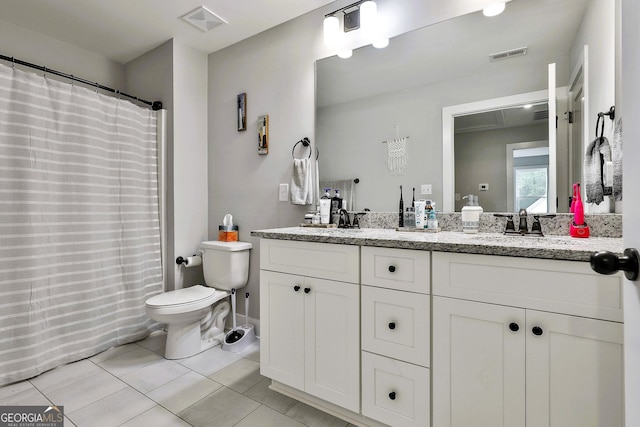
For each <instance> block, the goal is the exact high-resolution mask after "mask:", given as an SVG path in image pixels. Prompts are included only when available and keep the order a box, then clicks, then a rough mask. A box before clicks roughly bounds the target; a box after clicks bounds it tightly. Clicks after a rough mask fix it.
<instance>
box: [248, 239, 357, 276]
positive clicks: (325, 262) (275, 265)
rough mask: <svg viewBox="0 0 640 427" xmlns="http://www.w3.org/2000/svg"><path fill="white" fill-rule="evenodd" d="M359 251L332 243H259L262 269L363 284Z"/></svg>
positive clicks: (288, 241) (262, 240)
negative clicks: (361, 282) (361, 281)
mask: <svg viewBox="0 0 640 427" xmlns="http://www.w3.org/2000/svg"><path fill="white" fill-rule="evenodd" d="M359 258H360V248H359V247H358V246H351V245H335V244H331V243H311V242H297V241H292V240H274V239H260V269H262V270H270V271H277V272H281V273H291V274H298V275H302V276H308V277H319V278H322V279H329V280H338V281H341V282H350V283H359V282H360V268H359V267H360V266H359Z"/></svg>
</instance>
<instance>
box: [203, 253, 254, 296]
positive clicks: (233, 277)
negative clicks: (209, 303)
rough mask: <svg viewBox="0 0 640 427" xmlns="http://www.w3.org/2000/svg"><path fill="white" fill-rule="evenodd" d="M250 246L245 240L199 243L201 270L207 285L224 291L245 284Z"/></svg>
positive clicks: (247, 276)
mask: <svg viewBox="0 0 640 427" xmlns="http://www.w3.org/2000/svg"><path fill="white" fill-rule="evenodd" d="M251 246H252V245H251V243H247V242H218V241H210V242H202V243H200V249H201V250H202V271H203V273H204V281H205V283H206V284H207V286H210V287H212V288H216V289H221V290H225V291H229V290H231V289H239V288H242V287H244V286H246V284H247V281H248V279H249V253H250V249H251Z"/></svg>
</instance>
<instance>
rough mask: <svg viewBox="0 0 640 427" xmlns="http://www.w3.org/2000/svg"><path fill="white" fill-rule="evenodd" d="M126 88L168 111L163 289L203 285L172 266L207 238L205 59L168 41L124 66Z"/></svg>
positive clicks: (198, 275)
mask: <svg viewBox="0 0 640 427" xmlns="http://www.w3.org/2000/svg"><path fill="white" fill-rule="evenodd" d="M125 70H126V78H127V88H128V89H129V90H130V91H131V92H133V93H136V94H140V95H139V96H144V97H147V99H152V100H161V101H162V102H163V108H165V109H166V110H167V122H168V123H167V134H168V137H167V159H166V161H167V165H168V167H167V187H168V188H167V189H166V190H167V194H166V196H167V202H168V207H169V208H168V212H167V226H168V233H167V254H166V261H167V265H166V266H165V267H166V268H165V270H166V277H167V288H168V289H179V288H182V287H185V286H190V285H193V284H196V283H204V277H203V275H202V269H201V268H199V267H198V268H184V267H180V266H178V265H176V263H175V262H174V260H175V259H176V257H178V256H183V257H185V256H189V255H192V254H194V253H196V252H197V251H198V247H199V244H200V242H202V241H204V240H207V55H206V54H204V53H202V52H198V51H196V50H194V49H192V48H190V47H188V46H186V45H184V44H182V43H180V42H177V41H175V40H169V41H167V42H166V43H164V44H163V45H161V46H159V47H157V48H156V49H154V50H152V51H150V52H148V53H146V54H144V55H142V56H140V57H139V58H136V59H135V60H133V61H130V62H129V63H127V64H126V66H125Z"/></svg>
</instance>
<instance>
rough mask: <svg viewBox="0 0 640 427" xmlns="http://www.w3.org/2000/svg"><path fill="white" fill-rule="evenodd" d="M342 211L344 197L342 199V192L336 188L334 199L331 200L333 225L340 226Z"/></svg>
mask: <svg viewBox="0 0 640 427" xmlns="http://www.w3.org/2000/svg"><path fill="white" fill-rule="evenodd" d="M340 209H342V197H340V190H338V189H337V188H336V189H335V190H334V193H333V198H332V199H331V223H332V224H338V223H339V222H340Z"/></svg>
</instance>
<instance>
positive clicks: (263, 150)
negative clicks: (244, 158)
mask: <svg viewBox="0 0 640 427" xmlns="http://www.w3.org/2000/svg"><path fill="white" fill-rule="evenodd" d="M258 154H269V115H268V114H265V115H264V116H260V117H258Z"/></svg>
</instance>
